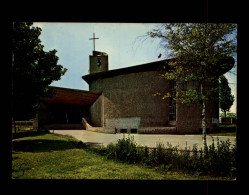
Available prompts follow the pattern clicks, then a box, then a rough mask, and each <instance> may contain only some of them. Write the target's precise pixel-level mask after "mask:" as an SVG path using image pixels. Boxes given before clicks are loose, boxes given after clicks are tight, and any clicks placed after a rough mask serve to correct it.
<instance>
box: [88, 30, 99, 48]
mask: <svg viewBox="0 0 249 195" xmlns="http://www.w3.org/2000/svg"><path fill="white" fill-rule="evenodd" d="M95 39H99V38H95V33H93V38H90V39H89V40H93V51H95Z"/></svg>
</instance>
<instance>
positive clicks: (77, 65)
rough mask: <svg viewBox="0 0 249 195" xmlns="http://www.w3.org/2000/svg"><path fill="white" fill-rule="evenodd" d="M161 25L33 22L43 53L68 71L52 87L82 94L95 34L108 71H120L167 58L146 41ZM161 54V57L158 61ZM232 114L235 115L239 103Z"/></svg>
mask: <svg viewBox="0 0 249 195" xmlns="http://www.w3.org/2000/svg"><path fill="white" fill-rule="evenodd" d="M158 25H160V24H157V23H63V22H62V23H53V22H49V23H43V22H34V26H39V27H40V28H42V32H41V35H40V37H39V38H40V40H41V41H42V45H44V50H45V51H49V50H53V49H56V50H57V53H56V55H57V56H58V57H59V62H58V64H61V65H62V66H63V67H65V68H67V69H68V71H67V72H66V74H65V75H64V76H62V77H61V80H59V81H55V82H53V83H52V84H51V86H58V87H66V88H74V89H82V90H88V89H89V87H88V84H87V83H86V82H85V81H84V80H83V79H82V78H81V77H82V76H83V75H86V74H88V70H89V55H92V51H93V41H91V40H89V38H92V37H93V33H95V37H97V38H99V39H97V40H96V42H95V50H96V51H102V52H106V53H107V54H108V56H109V69H118V68H124V67H129V66H133V65H138V64H143V63H148V62H153V61H158V60H162V59H165V58H166V56H165V55H164V53H165V52H164V50H163V49H162V48H161V47H160V46H159V45H160V40H159V39H145V37H144V36H145V35H146V33H147V32H148V31H150V30H152V29H153V28H156V26H158ZM160 53H162V57H161V58H160V59H158V55H159V54H160ZM234 70H235V71H236V69H234ZM234 70H233V71H234ZM226 77H227V79H228V81H229V83H231V84H230V87H231V89H232V93H233V95H234V96H235V98H236V97H237V96H236V86H237V85H236V83H237V77H236V76H235V75H233V74H231V73H227V74H226ZM236 99H237V98H236ZM236 99H235V100H236ZM235 102H236V101H235ZM230 111H231V112H236V103H234V105H233V106H232V108H231V109H230Z"/></svg>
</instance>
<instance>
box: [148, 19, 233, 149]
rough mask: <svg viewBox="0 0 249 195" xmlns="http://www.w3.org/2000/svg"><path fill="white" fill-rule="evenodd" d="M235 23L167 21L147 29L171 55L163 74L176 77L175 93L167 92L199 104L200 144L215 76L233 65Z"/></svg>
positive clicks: (214, 91)
mask: <svg viewBox="0 0 249 195" xmlns="http://www.w3.org/2000/svg"><path fill="white" fill-rule="evenodd" d="M235 29H236V25H235V24H213V23H193V24H191V23H186V24H183V23H170V24H164V25H163V26H162V28H158V29H154V30H152V31H151V32H148V35H149V36H150V37H152V38H160V39H161V40H162V44H163V45H164V47H165V50H168V49H169V51H171V53H170V55H169V56H170V57H172V58H173V59H172V60H171V61H170V62H169V63H168V66H167V67H166V68H165V69H164V71H163V73H162V76H163V77H165V78H167V79H168V80H174V81H176V87H175V91H176V94H174V93H173V94H170V93H167V94H165V95H163V98H162V99H165V98H169V97H172V98H173V99H174V100H176V101H177V102H178V103H184V104H188V105H189V104H192V103H195V104H199V105H200V108H201V109H202V113H201V117H200V118H201V120H202V131H203V144H204V148H206V147H207V144H206V101H207V100H208V99H211V98H216V95H215V94H216V93H217V92H218V86H217V85H218V78H219V76H220V75H222V74H224V73H225V72H227V71H228V70H230V69H231V68H232V67H233V66H234V62H235V61H234V59H233V58H232V57H231V55H232V54H233V52H236V44H237V43H236V41H235V38H234V37H232V36H231V35H232V34H233V33H234V32H235Z"/></svg>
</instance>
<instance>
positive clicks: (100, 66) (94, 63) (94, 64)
mask: <svg viewBox="0 0 249 195" xmlns="http://www.w3.org/2000/svg"><path fill="white" fill-rule="evenodd" d="M96 39H99V38H95V33H93V38H90V39H89V40H93V55H92V56H89V63H90V74H93V73H97V72H103V71H108V55H107V53H104V52H100V51H95V40H96Z"/></svg>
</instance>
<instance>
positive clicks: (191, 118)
mask: <svg viewBox="0 0 249 195" xmlns="http://www.w3.org/2000/svg"><path fill="white" fill-rule="evenodd" d="M201 113H202V110H201V108H200V104H192V105H189V106H187V105H186V104H179V103H178V104H177V115H176V117H177V119H176V120H177V121H176V126H177V133H178V134H188V133H199V132H201V128H202V123H201ZM218 119H219V103H218V101H215V100H210V101H208V102H207V103H206V127H207V131H214V130H216V129H217V128H218V125H219V124H218V123H217V122H218Z"/></svg>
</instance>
